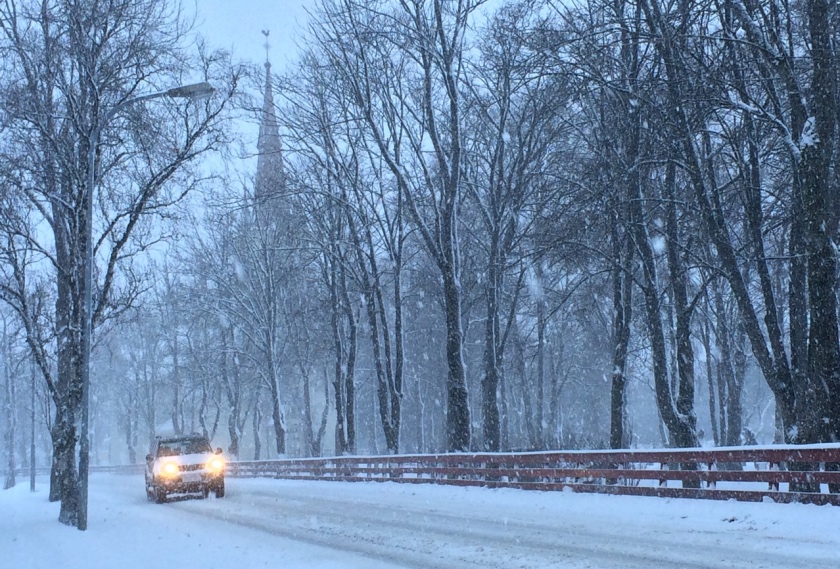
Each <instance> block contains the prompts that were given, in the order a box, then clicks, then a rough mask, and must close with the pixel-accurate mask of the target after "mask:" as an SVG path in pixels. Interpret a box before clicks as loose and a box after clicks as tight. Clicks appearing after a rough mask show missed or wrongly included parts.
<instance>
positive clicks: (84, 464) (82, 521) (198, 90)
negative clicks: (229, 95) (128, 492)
mask: <svg viewBox="0 0 840 569" xmlns="http://www.w3.org/2000/svg"><path fill="white" fill-rule="evenodd" d="M214 90H215V89H213V86H212V85H211V84H210V83H207V82H204V83H195V84H192V85H181V86H178V87H174V88H172V89H169V90H168V91H161V92H159V93H151V94H149V95H140V96H137V97H132V98H130V99H125V100H124V101H120V102H119V103H117V104H116V105H114V106H113V107H111V109H110V110H109V111H108V112H107V113H105V116H104V118H103V119H102V120H101V121H100V122H99V123H98V124H97V125H96V126H95V127H94V129H93V131H92V132H91V134H90V141H89V144H88V154H87V162H88V164H87V166H88V171H87V174H88V175H87V200H86V202H85V208H86V210H87V214H86V215H87V236H86V238H85V275H84V289H85V312H84V316H83V318H84V321H83V322H82V370H81V371H82V428H81V442H80V445H79V510H78V520H77V523H78V526H77V527H78V529H80V530H86V529H87V518H88V515H87V510H88V470H89V466H90V437H89V435H88V432H89V429H88V419H89V417H90V350H91V333H92V330H93V311H92V300H91V299H92V292H93V291H92V289H93V193H94V189H95V187H96V172H95V168H96V149H97V147H98V146H99V137H100V135H101V134H102V129H103V128H105V126H107V124H108V123H109V122H111V119H113V118H114V117H115V116H116V115H117V114H118V113H120V112H121V111H123V110H125V109H126V108H128V107H130V106H131V105H134V104H136V103H139V102H142V101H150V100H152V99H159V98H161V97H169V98H172V99H191V100H194V101H195V100H200V99H206V98H207V97H209V96H211V95H212V94H213V91H214Z"/></svg>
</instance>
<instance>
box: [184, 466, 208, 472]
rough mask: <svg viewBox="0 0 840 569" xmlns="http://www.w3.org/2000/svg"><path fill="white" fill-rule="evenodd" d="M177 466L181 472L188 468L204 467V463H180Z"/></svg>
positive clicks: (199, 468)
mask: <svg viewBox="0 0 840 569" xmlns="http://www.w3.org/2000/svg"><path fill="white" fill-rule="evenodd" d="M178 468H179V469H180V470H181V472H187V471H190V470H201V469H202V468H204V465H203V464H182V465H181V466H179V467H178Z"/></svg>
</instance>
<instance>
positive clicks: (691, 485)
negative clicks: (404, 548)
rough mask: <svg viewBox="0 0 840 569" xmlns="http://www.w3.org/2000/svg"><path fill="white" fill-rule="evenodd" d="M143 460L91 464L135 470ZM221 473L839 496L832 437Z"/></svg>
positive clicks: (280, 464) (302, 463)
mask: <svg viewBox="0 0 840 569" xmlns="http://www.w3.org/2000/svg"><path fill="white" fill-rule="evenodd" d="M143 468H144V466H143V465H142V464H140V465H137V464H135V465H125V466H92V467H91V472H110V473H114V474H132V475H136V474H142V472H143ZM38 471H39V473H43V474H46V473H48V469H38ZM19 474H20V475H21V476H26V475H28V470H25V469H21V470H19ZM227 475H228V476H231V477H270V478H283V479H293V480H332V481H343V482H385V481H389V482H402V483H412V484H448V485H455V486H483V487H487V488H519V489H523V490H559V491H562V490H572V491H575V492H599V493H604V494H628V495H636V496H660V497H670V498H704V499H713V500H730V499H735V500H741V501H761V500H767V499H769V500H773V501H774V502H783V503H789V502H802V503H810V504H833V505H840V444H832V445H819V446H816V445H814V446H773V447H738V448H726V449H714V450H706V449H682V450H676V449H671V450H657V451H648V450H634V451H575V452H534V453H464V454H432V455H429V454H418V455H399V456H343V457H335V458H306V459H278V460H260V461H239V462H230V463H228V469H227Z"/></svg>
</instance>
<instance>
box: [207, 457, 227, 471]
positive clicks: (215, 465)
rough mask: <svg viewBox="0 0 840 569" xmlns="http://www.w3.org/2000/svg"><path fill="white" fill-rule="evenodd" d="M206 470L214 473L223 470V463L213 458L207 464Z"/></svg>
mask: <svg viewBox="0 0 840 569" xmlns="http://www.w3.org/2000/svg"><path fill="white" fill-rule="evenodd" d="M207 468H209V469H210V470H212V471H214V472H219V471H221V470H223V469H224V468H225V461H224V460H223V459H221V458H213V459H211V460H210V462H208V463H207Z"/></svg>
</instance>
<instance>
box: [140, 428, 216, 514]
mask: <svg viewBox="0 0 840 569" xmlns="http://www.w3.org/2000/svg"><path fill="white" fill-rule="evenodd" d="M211 491H212V492H214V493H215V494H216V498H222V497H223V496H224V495H225V459H224V457H222V449H220V448H217V449H216V451H215V452H213V449H212V447H211V446H210V441H208V440H207V438H206V437H204V436H202V435H183V436H173V437H157V438H156V439H155V448H154V452H153V453H152V454H149V455H147V456H146V495H147V496H148V497H149V500H152V501H155V502H157V503H158V504H160V503H162V502H165V501H166V497H167V496H168V495H169V494H184V493H189V492H198V493H200V494H201V495H202V497H204V498H206V497H207V496H208V495H209V494H210V492H211Z"/></svg>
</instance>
